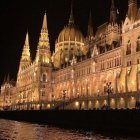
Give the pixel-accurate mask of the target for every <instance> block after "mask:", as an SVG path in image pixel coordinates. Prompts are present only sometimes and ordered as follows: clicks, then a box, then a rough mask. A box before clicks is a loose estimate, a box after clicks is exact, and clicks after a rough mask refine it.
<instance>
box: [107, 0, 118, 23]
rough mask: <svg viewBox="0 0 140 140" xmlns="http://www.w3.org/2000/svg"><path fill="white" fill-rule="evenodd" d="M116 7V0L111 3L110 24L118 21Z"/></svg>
mask: <svg viewBox="0 0 140 140" xmlns="http://www.w3.org/2000/svg"><path fill="white" fill-rule="evenodd" d="M116 12H117V11H116V7H115V4H114V0H112V1H111V8H110V20H109V21H110V23H115V22H116V21H117V15H116Z"/></svg>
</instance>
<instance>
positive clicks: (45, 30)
mask: <svg viewBox="0 0 140 140" xmlns="http://www.w3.org/2000/svg"><path fill="white" fill-rule="evenodd" d="M41 32H42V33H44V32H48V30H47V15H46V11H45V14H44V18H43V24H42V29H41Z"/></svg>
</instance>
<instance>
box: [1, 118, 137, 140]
mask: <svg viewBox="0 0 140 140" xmlns="http://www.w3.org/2000/svg"><path fill="white" fill-rule="evenodd" d="M127 139H129V140H131V139H132V140H134V138H119V137H106V136H103V135H100V134H95V133H93V132H83V131H78V130H77V131H76V130H66V129H61V128H56V127H49V126H47V125H39V124H31V123H24V122H17V121H10V120H4V119H0V140H127Z"/></svg>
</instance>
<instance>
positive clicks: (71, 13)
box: [69, 3, 74, 25]
mask: <svg viewBox="0 0 140 140" xmlns="http://www.w3.org/2000/svg"><path fill="white" fill-rule="evenodd" d="M73 24H74V17H73V5H72V3H71V12H70V18H69V25H73Z"/></svg>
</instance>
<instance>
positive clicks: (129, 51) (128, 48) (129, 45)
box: [126, 40, 131, 55]
mask: <svg viewBox="0 0 140 140" xmlns="http://www.w3.org/2000/svg"><path fill="white" fill-rule="evenodd" d="M129 54H131V42H130V40H129V41H128V43H127V48H126V55H129Z"/></svg>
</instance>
